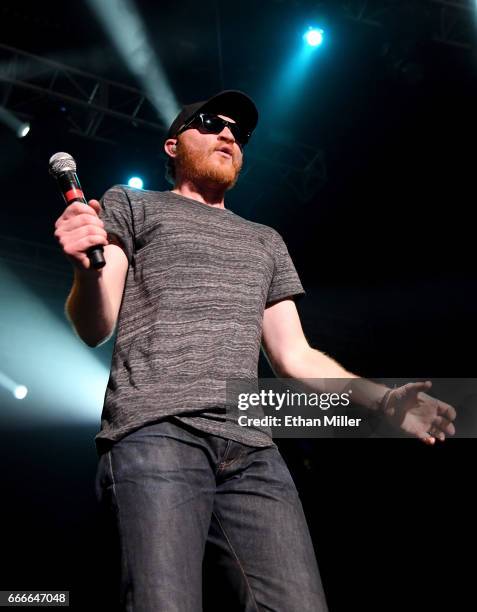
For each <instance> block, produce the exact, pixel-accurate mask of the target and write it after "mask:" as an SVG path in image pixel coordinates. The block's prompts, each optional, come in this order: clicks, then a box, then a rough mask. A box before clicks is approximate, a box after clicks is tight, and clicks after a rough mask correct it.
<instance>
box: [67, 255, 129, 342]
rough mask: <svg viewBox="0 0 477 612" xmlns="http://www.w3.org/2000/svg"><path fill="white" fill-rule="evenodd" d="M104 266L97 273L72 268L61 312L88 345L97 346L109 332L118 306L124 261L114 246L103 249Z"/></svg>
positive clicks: (121, 288)
mask: <svg viewBox="0 0 477 612" xmlns="http://www.w3.org/2000/svg"><path fill="white" fill-rule="evenodd" d="M104 258H105V260H106V265H105V266H104V268H101V270H98V271H96V270H91V271H90V270H84V271H82V270H80V269H75V275H74V282H73V287H72V289H71V292H70V294H69V296H68V299H67V300H66V307H65V312H66V314H67V316H68V319H69V320H70V322H71V323H72V325H73V327H74V328H75V330H76V332H77V334H78V336H79V337H80V338H81V339H82V340H83V341H84V342H85V343H86V344H87V345H88V346H92V347H95V346H98V345H99V344H101V343H103V342H105V341H106V340H107V339H108V338H109V337H110V336H111V334H112V333H113V331H114V328H115V326H116V321H117V318H118V314H119V308H120V306H121V300H122V296H123V291H124V284H125V281H126V274H127V271H128V260H127V257H126V255H125V253H124V251H123V250H122V249H121V247H119V246H117V245H115V244H108V245H106V246H105V247H104Z"/></svg>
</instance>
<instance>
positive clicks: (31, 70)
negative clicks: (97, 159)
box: [0, 45, 166, 142]
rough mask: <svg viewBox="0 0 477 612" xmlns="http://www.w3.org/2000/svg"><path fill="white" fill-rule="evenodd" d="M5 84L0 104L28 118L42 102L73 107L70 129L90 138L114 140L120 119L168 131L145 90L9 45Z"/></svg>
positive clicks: (0, 76) (4, 51)
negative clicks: (56, 102)
mask: <svg viewBox="0 0 477 612" xmlns="http://www.w3.org/2000/svg"><path fill="white" fill-rule="evenodd" d="M0 84H3V88H2V91H0V103H1V104H2V105H3V106H4V107H6V108H8V109H9V110H11V111H12V112H14V113H15V114H17V115H19V116H23V117H25V118H32V117H34V116H35V111H36V108H37V107H38V104H39V103H40V102H41V100H42V99H47V98H50V99H51V98H53V99H55V100H58V101H59V102H63V103H65V104H68V105H70V106H72V107H74V108H75V109H76V111H79V112H75V113H70V114H68V121H69V123H70V131H71V132H73V133H75V134H78V135H80V136H84V137H86V138H91V139H94V140H99V141H106V142H114V138H113V139H111V138H110V137H109V134H110V133H111V132H114V129H115V127H116V125H117V122H118V121H120V122H127V123H129V124H130V125H132V126H134V127H144V128H147V129H149V130H155V131H160V132H165V130H166V126H165V125H164V124H163V123H161V122H160V121H159V120H158V117H157V113H156V111H155V109H154V108H153V106H152V105H151V103H150V102H149V101H148V100H147V98H146V96H145V94H144V93H143V92H141V91H140V90H138V89H134V88H133V87H128V86H126V85H122V84H120V83H116V82H114V81H109V80H107V79H103V78H99V77H97V76H95V75H93V74H89V73H87V72H84V71H82V70H78V69H77V68H72V67H70V66H65V65H64V64H60V63H59V62H56V61H53V60H50V59H47V58H43V57H39V56H37V55H33V54H31V53H27V52H25V51H21V50H19V49H14V48H12V47H8V46H6V45H0Z"/></svg>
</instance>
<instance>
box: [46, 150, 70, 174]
mask: <svg viewBox="0 0 477 612" xmlns="http://www.w3.org/2000/svg"><path fill="white" fill-rule="evenodd" d="M49 168H50V174H52V175H53V176H57V175H58V174H62V173H63V172H76V162H75V160H74V159H73V158H72V157H71V155H70V154H69V153H62V152H60V153H55V154H54V155H52V156H51V157H50V162H49Z"/></svg>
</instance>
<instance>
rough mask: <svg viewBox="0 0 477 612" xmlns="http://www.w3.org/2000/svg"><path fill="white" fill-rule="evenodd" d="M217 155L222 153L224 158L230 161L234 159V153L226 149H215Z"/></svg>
mask: <svg viewBox="0 0 477 612" xmlns="http://www.w3.org/2000/svg"><path fill="white" fill-rule="evenodd" d="M215 152H216V153H220V155H221V156H222V157H225V158H228V159H232V157H233V156H232V151H231V150H230V149H228V148H226V147H224V148H222V149H215Z"/></svg>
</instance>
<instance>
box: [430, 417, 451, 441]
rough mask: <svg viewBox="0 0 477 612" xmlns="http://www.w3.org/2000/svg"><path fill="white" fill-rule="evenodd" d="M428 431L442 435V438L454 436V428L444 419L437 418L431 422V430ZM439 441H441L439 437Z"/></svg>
mask: <svg viewBox="0 0 477 612" xmlns="http://www.w3.org/2000/svg"><path fill="white" fill-rule="evenodd" d="M430 431H431V432H433V433H434V432H436V433H442V435H443V436H444V437H445V436H446V435H447V436H453V435H454V434H455V427H454V425H453V423H452V422H451V421H449V420H448V419H446V418H445V417H439V416H438V417H436V418H435V419H434V420H433V421H432V428H431V429H430ZM439 439H441V437H440V436H439Z"/></svg>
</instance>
